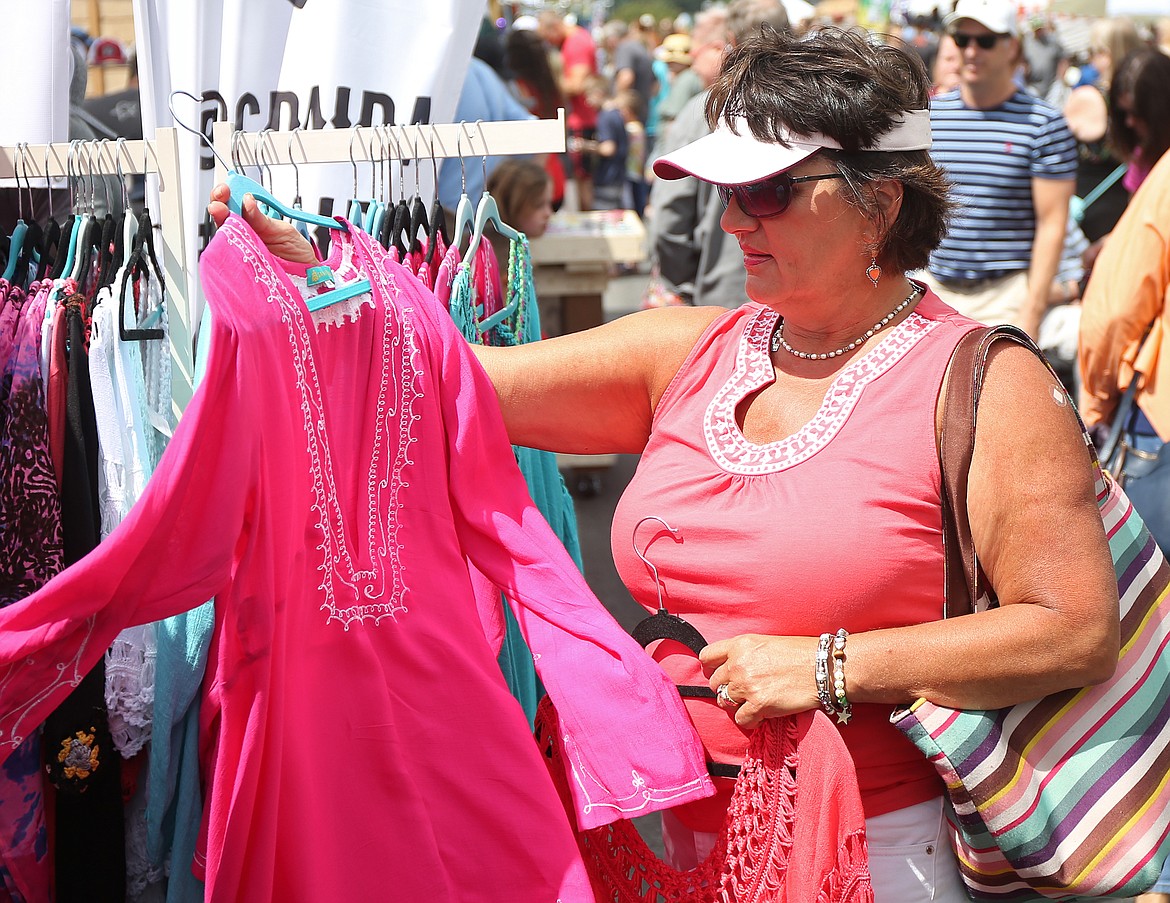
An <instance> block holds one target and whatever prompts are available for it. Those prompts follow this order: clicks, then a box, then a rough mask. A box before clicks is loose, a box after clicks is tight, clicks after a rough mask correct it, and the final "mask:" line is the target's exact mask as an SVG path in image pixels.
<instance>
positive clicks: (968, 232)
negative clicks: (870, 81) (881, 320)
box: [927, 0, 1077, 336]
mask: <svg viewBox="0 0 1170 903" xmlns="http://www.w3.org/2000/svg"><path fill="white" fill-rule="evenodd" d="M946 27H947V29H948V31H949V33H950V34H951V36H952V37H953V38H954V41H955V44H956V45H957V46H958V48H959V52H960V53H961V54H962V57H963V62H962V66H961V68H960V70H959V79H960V81H959V87H958V88H957V89H955V90H953V91H950V92H947V93H945V94H940V95H939V96H937V97H935V98H934V99H933V100H932V101H931V126H932V131H933V137H934V146H933V148H932V149H931V156H932V157H934V159H935V161H936V162H937V163H938V164H939V165H940V166H941V167H942V168H943V169H944V170H945V171H946V173H947V176H948V177H949V178H950V180H951V182H952V183H953V185H954V195H955V200H956V201H957V202H958V204H957V210H956V212H955V216H954V218H953V219H952V222H951V226H950V230H949V232H948V233H947V236H946V237H945V238H944V239H943V242H942V244H941V245H940V246H939V247H938V249H937V250H936V251H935V252H934V253H933V254H932V255H931V258H930V268H929V276H928V278H927V281H928V283H929V284H930V286H931V287H932V288H933V289H934V290H935V291H936V292H937V293H938V294H939V296H940V297H942V298H943V299H944V300H945V301H946V302H947V303H948V304H950V305H952V306H953V307H955V308H956V309H958V310H959V311H961V312H962V313H965V314H967V315H968V316H970V317H973V318H975V319H977V320H982V321H984V322H987V323H1015V324H1016V325H1018V326H1021V327H1023V328H1024V329H1025V330H1027V331H1028V332H1029V333H1030V334H1031V335H1033V336H1035V335H1036V334H1037V332H1038V330H1039V327H1040V320H1041V319H1042V318H1043V316H1044V313H1045V311H1046V310H1047V307H1048V298H1049V288H1050V286H1051V285H1052V281H1053V278H1054V277H1055V275H1056V272H1057V268H1058V265H1059V263H1060V256H1061V249H1062V247H1063V244H1064V238H1065V230H1066V227H1067V223H1068V203H1069V199H1070V198H1071V197H1072V195H1073V189H1074V187H1075V177H1076V162H1077V161H1076V142H1075V140H1074V139H1073V136H1072V134H1071V133H1070V132H1069V130H1068V126H1067V124H1066V123H1065V121H1064V117H1063V116H1062V115H1061V114H1060V112H1059V111H1058V110H1057V109H1056V108H1055V107H1052V106H1051V105H1049V104H1047V103H1045V102H1044V101H1043V100H1040V99H1039V98H1037V97H1035V96H1033V95H1031V94H1029V93H1027V92H1025V91H1024V90H1023V89H1022V88H1021V86H1020V84H1019V83H1018V82H1017V80H1016V73H1017V70H1018V69H1019V67H1020V64H1021V61H1022V51H1021V44H1020V39H1019V31H1018V20H1017V15H1016V6H1015V4H1014V3H1013V2H1012V0H959V3H958V4H957V5H956V7H955V11H954V13H952V14H951V15H950V16H948V17H947V19H946Z"/></svg>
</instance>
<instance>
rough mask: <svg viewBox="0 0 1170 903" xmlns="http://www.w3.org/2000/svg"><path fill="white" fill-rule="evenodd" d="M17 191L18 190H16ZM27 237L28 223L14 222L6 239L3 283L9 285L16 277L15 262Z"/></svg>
mask: <svg viewBox="0 0 1170 903" xmlns="http://www.w3.org/2000/svg"><path fill="white" fill-rule="evenodd" d="M18 190H19V189H18ZM26 235H28V223H26V222H25V221H24V220H23V219H19V220H17V221H16V228H14V229H13V230H12V237H11V238H9V239H8V266H6V267H5V268H4V276H3V278H4V281H5V282H7V283H9V284H11V283H12V279H13V277H14V276H15V275H16V261H17V260H18V259H19V258H20V252H21V250H22V249H23V248H24V238H25V236H26Z"/></svg>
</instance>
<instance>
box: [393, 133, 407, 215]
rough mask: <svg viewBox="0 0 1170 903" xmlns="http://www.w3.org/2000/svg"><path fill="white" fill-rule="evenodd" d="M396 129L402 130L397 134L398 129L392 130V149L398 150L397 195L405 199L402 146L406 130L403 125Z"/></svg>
mask: <svg viewBox="0 0 1170 903" xmlns="http://www.w3.org/2000/svg"><path fill="white" fill-rule="evenodd" d="M395 128H397V129H398V130H401V131H402V134H401V135H399V133H398V131H395V132H394V149H395V150H396V151H398V197H399V198H401V199H402V200H404V201H405V200H406V154H405V153H403V151H402V147H403V144H405V143H406V132H405V127H404V126H396V127H395ZM400 137H401V139H402V144H399V141H398V139H399V138H400Z"/></svg>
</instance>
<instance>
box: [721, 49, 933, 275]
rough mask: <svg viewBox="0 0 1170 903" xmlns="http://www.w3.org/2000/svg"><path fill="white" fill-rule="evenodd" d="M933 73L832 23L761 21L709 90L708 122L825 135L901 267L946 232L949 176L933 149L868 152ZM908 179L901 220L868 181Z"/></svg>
mask: <svg viewBox="0 0 1170 903" xmlns="http://www.w3.org/2000/svg"><path fill="white" fill-rule="evenodd" d="M929 92H930V77H929V76H928V75H927V73H926V67H925V66H923V64H922V60H921V59H920V58H919V57H918V55H917V54H915V53H907V52H905V51H903V50H901V49H900V48H898V47H894V46H890V45H888V44H879V43H875V42H874V41H872V40H870V39H869V38H867V37H866V36H864V35H861V34H858V33H856V32H852V31H842V30H841V29H837V28H826V29H822V30H820V31H816V32H813V33H812V34H810V35H808V36H806V37H804V38H803V39H799V38H795V37H793V36H791V35H788V34H786V33H784V32H780V31H777V30H776V29H773V28H770V27H768V26H764V27H763V28H761V29H760V30H759V31H758V32H757V33H756V34H754V35H752V36H750V37H749V38H747V39H746V40H745V41H744V42H743V43H742V44H740V45H739V46H737V47H735V48H734V49H732V50H731V52H730V53H728V55H727V58H726V59H725V60H724V62H723V69H722V71H721V72H720V74H719V78H718V79H717V80H716V82H715V84H714V85H712V86H711V91H710V94H709V96H708V98H707V121H708V122H709V123H710V124H711V125H712V127H714V126H715V124H716V123H717V122H718V121H719V120H720V119H722V120H724V121H726V122H728V123H730V124H732V125H734V122H735V120H736V119H737V118H739V117H743V118H744V119H746V121H747V125H748V128H750V129H751V132H752V134H753V135H754V136H755V137H756V138H759V139H761V140H764V141H774V142H777V143H784V142H783V141H782V135H783V130H784V129H787V130H788V131H790V132H792V133H795V134H798V135H814V134H818V133H819V134H822V135H826V136H828V137H830V138H833V139H834V140H836V141H837V143H838V144H840V145H841V147H842V148H843V150H828V149H827V150H824V151H822V152H821V153H822V154H823V155H824V156H825V157H826V159H829V160H831V161H832V162H833V163H834V164H835V165H836V167H837V170H838V171H839V172H840V173H841V174H842V175H843V176H844V177H845V183H846V184H847V185H848V187H849V191H848V195H847V196H848V197H849V198H850V200H851V202H852V203H853V204H854V206H856V207H857V208H858V209H859V210H860V211H861V212H862V213H863V214H865V215H866V216H867V217H868V218H869V219H870V220H871V221H872V222H873V223H874V224H875V225H876V226H877V230H878V250H877V256H878V259H879V260H880V261H881V262H882V264H883V265H885V266H889V267H892V268H894V269H896V270H898V271H899V272H905V271H906V270H913V269H920V268H922V267H924V266H926V264H927V261H928V260H929V257H930V252H931V251H932V250H934V248H936V247H937V246H938V244H939V242H941V241H942V238H943V235H945V234H946V227H947V218H948V216H949V214H950V210H951V203H950V199H949V197H948V191H949V184H948V182H947V179H946V176H945V175H944V174H943V172H942V170H941V169H939V167H938V166H937V165H936V164H935V163H934V161H933V160H932V159H931V157H930V152H929V151H925V150H918V151H871V150H867V148H871V147H873V146H874V145H875V144H877V142H878V140H879V139H880V138H881V136H882V135H883V134H885V133H886V132H888V131H889V130H890V129H892V128H893V127H894V126H895V125H896V124H897V123H898V122H899V121H900V120H901V118H902V114H903V113H905V112H906V111H908V110H922V109H927V108H928V106H929ZM885 180H893V181H897V182H900V183H901V185H902V206H901V209H900V210H899V212H898V216H897V218H896V219H895V221H894V222H892V223H891V222H888V221H887V220H886V218H885V216H884V215H883V211H882V208H881V207H880V205H879V204H878V202H877V200H876V197H875V196H874V193H873V192H872V191H868V190H866V188H867V186H868V184H869V183H873V182H878V181H885Z"/></svg>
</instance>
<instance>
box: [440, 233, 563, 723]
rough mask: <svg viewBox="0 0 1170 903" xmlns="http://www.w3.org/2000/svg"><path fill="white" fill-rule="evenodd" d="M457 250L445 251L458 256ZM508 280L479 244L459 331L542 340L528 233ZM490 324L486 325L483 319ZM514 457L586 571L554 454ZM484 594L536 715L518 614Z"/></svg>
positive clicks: (456, 316)
mask: <svg viewBox="0 0 1170 903" xmlns="http://www.w3.org/2000/svg"><path fill="white" fill-rule="evenodd" d="M457 252H458V249H457V248H452V249H451V250H450V251H449V252H448V253H449V255H450V256H452V257H455V255H456V254H457ZM507 274H508V275H507V283H506V285H504V284H503V283H502V280H501V274H500V268H499V264H498V261H497V260H496V256H495V252H494V250H493V247H492V244H491V243H490V242H487V241H482V242H480V244H479V246H478V248H477V250H476V252H475V253H474V254H473V259H471V260H466V261H461V262H460V263H459V264H458V265H457V266H456V267H455V270H454V276H453V279H452V283H451V291H450V297H449V298H448V299H446V300H447V306H448V310H449V311H450V313H451V317H452V319H453V320H454V322H455V323H456V324H457V325H458V326H459V329H460V332H461V333H462V334H463V337H464V338H465V339H467V341H469V342H471V343H473V344H491V345H518V344H527V343H529V342H535V341H539V340H540V335H541V333H540V311H539V308H538V307H537V303H536V291H535V287H534V284H533V279H532V255H531V252H530V250H529V247H528V240H527V238H525V237H524V236H521V237H520V238H519V239H516V240H514V241H512V242H510V243H509V259H508V269H507ZM491 321H494V322H493V323H492V325H491V326H490V327H489V328H487V329H484V328H483V325H482V324H484V323H485V322H491ZM512 450H513V452H514V454H515V455H516V462H517V464H518V465H519V467H520V472H521V473H522V474H523V475H524V480H525V482H526V484H527V486H528V491H529V493H530V494H531V496H532V498H533V500H534V501H535V502H536V505H537V508H539V510H540V513H541V514H542V515H543V516H544V519H545V520H546V521H547V522H548V524H549V526H551V527H552V529H553V532H554V533H556V535H557V537H558V538H559V539H560V540H561V542H562V544H563V545H564V546H565V548H566V550H568V552H569V555H570V557H572V559H573V562H574V563H575V564H576V565H577V568H578V569H579V570H584V565H583V562H582V560H581V544H580V539H579V537H578V535H577V515H576V511H575V510H574V507H573V499H572V496H570V495H569V491H568V489H567V488H566V487H565V482H564V480H563V478H562V477H561V474H560V470H559V469H558V468H557V460H556V455H554V454H552V453H551V452H547V451H541V450H539V449H533V448H524V447H521V446H513V449H512ZM481 592H484V593H485V594H486V597H485V598H484V599H483V600H482V602H481V608H485V609H488V610H491V609H493V608H498V609H500V610H501V611H502V613H503V615H504V623H503V628H504V638H503V644H502V649H501V650H500V655H499V660H500V666H501V668H502V669H503V671H504V675H505V678H506V679H507V681H508V686H509V687H510V688H511V690H512V695H514V696H515V697H516V698H517V700H519V702H520V704H521V705H522V706H523V707H524V713H525V714H526V715H527V716H528V720H529V723H530V724H531V723H533V721H534V719H535V717H536V707H537V704H538V703H539V702H540V699H541V696H542V695H543V691H542V688H541V686H540V681H539V679H538V678H537V676H536V671H535V669H534V666H533V664H532V655H531V652H530V651H529V650H528V647H527V646H526V645H525V643H524V637H523V636H522V635H521V634H520V631H519V628H518V626H517V624H516V622H515V620H514V619H512V618H509V617H508V611H507V609H506V608H502V607H501V606H500V604H499V601H498V599H499V591H498V590H497V589H495V588H494V587H492V586H490V585H488V586H486V587H484V588H482V589H481Z"/></svg>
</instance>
